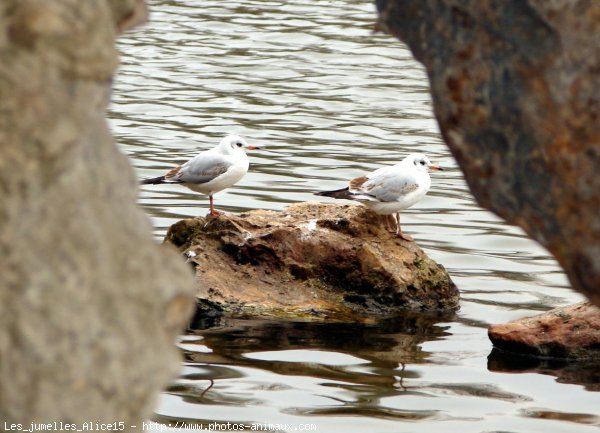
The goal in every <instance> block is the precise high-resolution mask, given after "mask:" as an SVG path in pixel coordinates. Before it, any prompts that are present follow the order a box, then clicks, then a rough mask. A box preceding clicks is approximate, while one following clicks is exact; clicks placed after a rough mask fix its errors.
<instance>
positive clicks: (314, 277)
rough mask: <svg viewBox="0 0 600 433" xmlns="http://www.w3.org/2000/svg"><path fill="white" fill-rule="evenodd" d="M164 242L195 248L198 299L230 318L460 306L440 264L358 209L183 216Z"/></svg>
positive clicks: (377, 313)
mask: <svg viewBox="0 0 600 433" xmlns="http://www.w3.org/2000/svg"><path fill="white" fill-rule="evenodd" d="M165 242H168V243H172V244H174V245H175V246H176V247H178V248H179V249H181V250H182V251H186V252H188V251H191V252H193V253H194V254H195V256H194V257H193V259H191V260H192V261H193V262H194V264H195V265H196V277H197V278H196V286H197V296H198V298H199V299H203V300H208V301H210V302H211V303H214V304H216V305H219V307H220V308H222V310H223V313H224V314H226V315H230V316H261V317H273V316H274V317H290V318H291V317H296V318H315V319H336V320H366V319H368V318H377V317H384V316H390V315H394V314H397V313H399V312H401V311H403V310H406V309H411V310H418V311H441V310H453V309H456V308H457V305H458V299H459V294H458V289H457V288H456V286H455V285H454V283H453V282H452V280H451V279H450V277H449V275H448V273H447V272H446V270H445V269H444V268H443V266H441V265H439V264H437V263H435V262H434V261H433V260H431V259H430V258H429V257H427V255H426V254H425V253H424V252H423V251H422V250H421V248H419V247H418V245H417V244H416V243H415V242H406V241H403V240H401V239H399V238H397V237H396V236H395V235H394V234H392V233H389V232H388V231H387V230H386V229H385V228H384V226H383V225H382V224H381V221H380V219H379V217H378V216H377V215H375V214H373V213H372V212H371V211H369V210H368V209H366V208H364V207H362V206H349V205H336V204H321V203H312V202H311V203H298V204H295V205H292V206H290V207H288V208H287V209H286V210H285V211H283V212H275V211H265V210H256V211H252V212H248V213H244V214H240V215H221V216H219V217H217V218H214V217H206V218H203V217H200V218H194V219H185V220H182V221H180V222H178V223H176V224H174V225H173V226H172V227H171V228H170V229H169V231H168V232H167V235H166V238H165Z"/></svg>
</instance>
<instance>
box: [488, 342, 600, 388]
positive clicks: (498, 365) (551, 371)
mask: <svg viewBox="0 0 600 433" xmlns="http://www.w3.org/2000/svg"><path fill="white" fill-rule="evenodd" d="M488 369H489V370H490V371H495V372H506V373H538V374H546V375H549V376H555V377H556V380H557V381H558V382H560V383H570V384H574V385H581V386H583V387H585V389H587V390H588V391H600V366H599V365H598V363H597V362H596V361H572V360H571V361H569V360H564V359H540V358H534V357H531V356H524V355H517V354H515V353H511V352H505V351H502V350H500V349H496V348H494V349H493V350H492V352H491V353H490V355H489V357H488Z"/></svg>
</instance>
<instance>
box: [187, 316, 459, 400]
mask: <svg viewBox="0 0 600 433" xmlns="http://www.w3.org/2000/svg"><path fill="white" fill-rule="evenodd" d="M450 319H451V317H449V316H448V315H446V316H438V315H426V314H421V315H419V314H415V313H413V314H407V315H404V316H402V317H398V318H395V319H389V320H386V321H383V322H381V323H379V324H369V325H366V324H356V323H355V324H348V323H314V322H271V321H257V320H238V319H228V320H226V321H224V323H223V325H222V326H220V327H215V328H210V329H205V330H202V331H196V333H197V334H199V335H202V336H203V339H202V340H201V344H203V345H206V346H207V347H209V348H210V349H212V353H198V352H194V351H185V352H184V356H185V360H186V361H187V362H193V363H211V364H212V363H216V364H221V365H223V364H230V365H235V366H251V367H254V368H260V369H264V370H268V371H271V372H274V373H278V374H284V375H292V376H294V375H295V376H305V375H306V376H310V377H319V378H324V379H328V380H335V381H342V382H345V384H344V385H336V386H342V387H344V386H346V387H349V388H352V389H354V390H356V387H359V388H360V387H365V390H368V389H369V388H370V387H376V388H378V389H379V388H389V389H394V390H396V388H400V386H399V385H398V382H399V380H400V379H401V378H402V377H411V376H414V373H413V372H411V371H410V368H407V369H406V370H404V369H403V368H401V365H402V364H403V363H407V364H410V363H419V362H423V361H424V360H425V359H426V358H427V353H425V352H423V351H422V350H421V347H420V345H421V344H422V343H423V342H425V341H430V340H435V339H438V338H440V337H441V336H443V335H445V328H443V327H440V326H438V325H436V323H438V322H440V321H448V320H450ZM290 350H319V351H327V352H336V353H338V354H347V355H350V356H352V357H355V358H358V359H359V361H360V360H364V364H367V365H368V368H367V370H368V371H363V370H362V369H360V368H359V369H356V368H352V366H348V365H339V366H338V365H329V364H323V363H319V362H318V361H316V362H312V361H311V360H306V359H303V360H298V362H283V361H280V360H277V361H270V360H262V359H254V358H251V357H248V356H247V354H252V353H255V352H269V351H290ZM381 391H382V390H381V389H379V390H378V392H381ZM394 392H396V391H394Z"/></svg>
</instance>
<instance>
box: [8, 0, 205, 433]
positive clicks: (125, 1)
mask: <svg viewBox="0 0 600 433" xmlns="http://www.w3.org/2000/svg"><path fill="white" fill-rule="evenodd" d="M136 10H139V12H136ZM143 10H144V8H143V2H141V1H139V0H111V1H108V0H97V1H83V2H80V1H72V0H52V1H49V0H4V1H2V2H0V55H1V57H2V66H1V67H0V95H1V97H0V113H1V114H0V203H2V205H1V206H0V251H1V252H2V260H1V261H0V420H1V421H0V425H2V426H3V427H6V425H10V424H11V423H15V424H21V425H22V426H23V428H27V427H28V426H29V424H30V423H31V422H43V423H50V422H53V421H64V422H65V423H69V424H70V423H74V424H77V425H78V426H79V427H80V428H81V426H82V425H83V424H82V423H84V422H88V423H89V422H94V423H96V422H97V423H114V422H123V431H139V430H141V428H140V426H141V420H142V419H144V420H146V419H148V418H149V416H150V414H151V409H152V406H153V405H154V404H155V402H156V397H157V394H158V392H159V391H160V390H161V389H162V388H163V387H164V386H165V385H166V384H167V382H168V381H169V380H170V379H171V378H172V376H173V375H174V374H175V372H176V371H177V369H178V368H179V354H178V352H177V350H176V349H175V347H174V339H175V336H176V334H177V333H179V332H180V331H181V330H182V329H183V327H184V326H185V324H186V322H187V318H188V317H189V316H190V314H191V312H192V310H193V300H194V298H193V296H192V294H191V289H192V287H191V273H190V272H189V269H188V268H187V267H186V266H185V264H184V263H183V262H182V261H181V260H180V258H179V257H178V256H177V254H175V252H174V251H168V249H166V248H164V247H160V246H157V245H156V244H155V242H154V240H153V236H152V229H151V225H150V222H149V220H148V218H147V217H146V216H145V215H144V213H143V212H142V211H141V210H140V209H139V208H138V206H137V205H136V199H137V182H136V179H135V175H134V172H133V170H132V168H131V166H130V165H129V163H128V161H127V158H125V156H124V155H122V154H121V153H120V152H119V151H118V149H117V147H116V146H115V144H114V141H113V139H112V137H111V135H110V131H109V129H108V126H107V122H106V119H105V113H106V106H107V103H108V99H109V93H110V82H111V80H112V78H113V74H114V72H115V68H116V66H117V64H118V56H117V50H116V48H115V37H116V31H117V28H127V27H129V26H131V25H132V24H134V23H135V22H138V21H139V20H140V19H142V18H143ZM132 367H134V368H132ZM132 425H133V426H138V427H137V428H131V427H130V426H132ZM88 426H89V424H88ZM116 429H119V427H116V428H115V430H116Z"/></svg>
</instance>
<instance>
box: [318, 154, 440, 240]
mask: <svg viewBox="0 0 600 433" xmlns="http://www.w3.org/2000/svg"><path fill="white" fill-rule="evenodd" d="M430 169H431V170H442V168H441V167H439V166H437V165H433V164H431V161H429V158H427V157H426V156H425V155H422V154H420V153H412V154H410V155H408V156H407V157H406V158H404V159H403V160H402V161H401V162H399V163H398V164H396V165H392V166H389V167H382V168H379V169H377V170H375V171H374V172H372V173H369V174H367V175H366V176H361V177H357V178H356V179H352V180H351V181H350V182H349V183H348V187H346V188H342V189H337V190H334V191H324V192H318V193H316V195H320V196H325V197H333V198H339V199H345V200H355V201H358V202H361V203H362V204H364V205H365V206H367V207H368V208H369V209H371V210H372V211H373V212H375V213H377V214H380V215H392V214H396V235H397V236H398V237H400V238H402V239H404V240H406V241H412V240H413V239H412V237H410V236H408V235H405V234H404V233H402V229H401V228H400V211H401V210H404V209H407V208H409V207H411V206H412V205H414V204H415V203H417V202H418V201H419V200H421V199H422V198H423V197H424V196H425V194H427V191H429V188H430V187H431V178H430V177H429V170H430Z"/></svg>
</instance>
